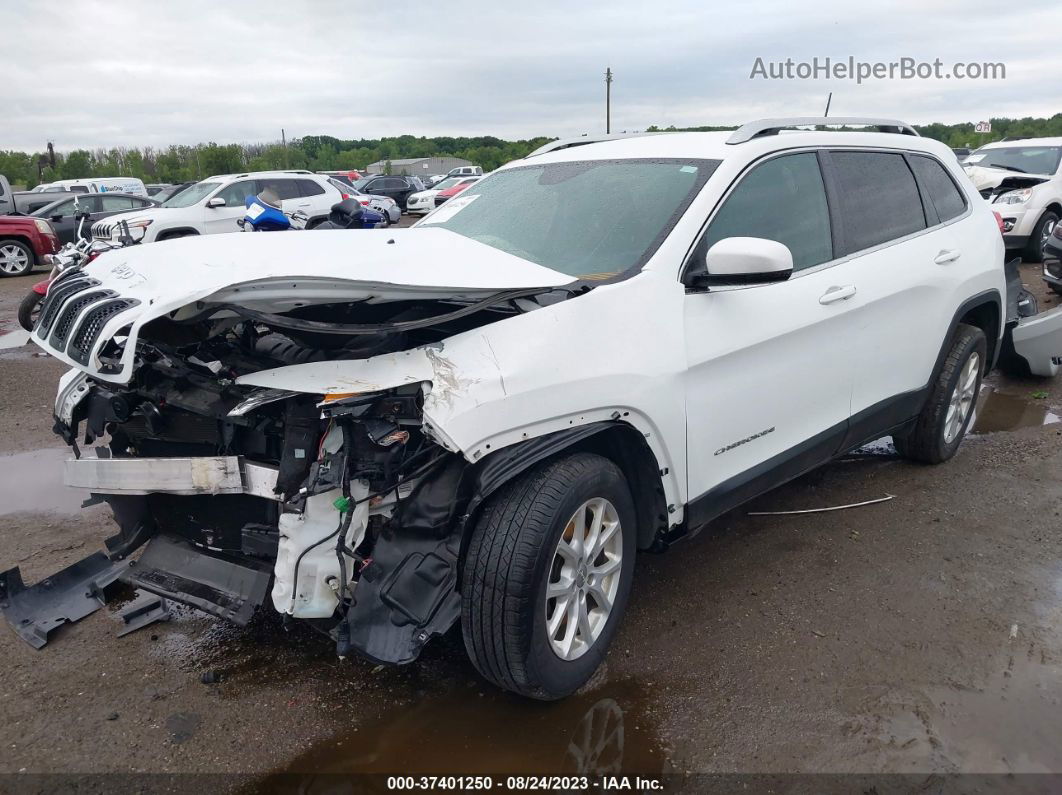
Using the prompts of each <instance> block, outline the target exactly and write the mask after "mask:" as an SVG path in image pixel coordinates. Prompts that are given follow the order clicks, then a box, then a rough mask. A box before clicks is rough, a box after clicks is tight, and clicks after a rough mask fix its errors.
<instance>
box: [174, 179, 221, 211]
mask: <svg viewBox="0 0 1062 795" xmlns="http://www.w3.org/2000/svg"><path fill="white" fill-rule="evenodd" d="M219 187H221V183H220V182H197V183H196V184H195V185H192V186H191V187H190V188H185V189H184V190H182V191H181V192H180V193H178V194H177V195H176V196H171V197H170V198H168V199H166V201H164V202H163V203H162V206H163V207H191V206H192V205H193V204H195V203H196V202H197V201H199V200H200V199H203V198H205V197H206V196H207V195H208V194H210V193H213V192H214V190H216V189H217V188H219Z"/></svg>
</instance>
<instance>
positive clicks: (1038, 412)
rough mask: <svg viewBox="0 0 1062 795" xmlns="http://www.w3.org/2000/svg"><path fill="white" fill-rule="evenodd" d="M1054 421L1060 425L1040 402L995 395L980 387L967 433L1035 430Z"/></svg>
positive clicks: (994, 392)
mask: <svg viewBox="0 0 1062 795" xmlns="http://www.w3.org/2000/svg"><path fill="white" fill-rule="evenodd" d="M1056 422H1059V416H1058V415H1057V414H1055V413H1054V412H1052V411H1050V410H1049V409H1048V407H1047V406H1045V405H1044V404H1043V402H1042V401H1036V400H1032V399H1028V398H1025V397H1022V396H1020V395H1009V394H1007V393H1005V392H997V391H996V390H995V389H992V388H991V387H987V388H982V390H981V395H980V397H979V398H978V400H977V413H976V415H975V416H974V420H973V423H972V424H971V429H970V430H971V432H972V433H994V432H997V431H1015V430H1018V429H1019V428H1038V427H1040V426H1041V425H1053V424H1054V423H1056Z"/></svg>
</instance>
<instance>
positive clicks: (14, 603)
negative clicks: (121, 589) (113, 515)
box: [0, 552, 126, 649]
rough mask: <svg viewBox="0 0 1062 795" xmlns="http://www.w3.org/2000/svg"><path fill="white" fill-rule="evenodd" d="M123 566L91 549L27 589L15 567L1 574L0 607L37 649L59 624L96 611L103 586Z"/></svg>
mask: <svg viewBox="0 0 1062 795" xmlns="http://www.w3.org/2000/svg"><path fill="white" fill-rule="evenodd" d="M125 569H126V564H125V563H122V562H112V561H110V560H109V559H108V558H107V556H106V555H104V554H103V553H102V552H94V553H93V554H91V555H89V556H88V557H87V558H85V559H84V560H79V561H78V562H77V563H74V564H72V565H70V566H67V567H66V568H65V569H63V570H62V571H59V572H56V573H55V574H53V575H52V576H50V577H47V578H45V579H43V580H41V581H40V582H38V583H37V584H35V585H32V586H30V587H28V588H27V587H26V586H25V584H23V582H22V574H21V572H20V571H19V569H18V567H17V566H16V567H15V568H13V569H8V570H7V571H5V572H3V573H0V610H2V611H3V613H4V618H6V619H7V622H8V623H9V624H10V625H11V627H12V629H14V630H15V632H17V633H18V634H19V636H20V637H21V638H22V639H23V640H24V641H26V643H28V644H29V645H30V646H32V647H33V648H35V649H39V648H41V647H43V646H44V645H45V644H46V643H47V642H48V636H49V635H50V634H51V633H52V632H54V631H55V630H56V629H57V628H58V627H60V626H61V625H63V624H65V623H67V622H70V623H73V622H75V621H80V620H81V619H83V618H84V617H85V616H88V615H91V614H92V613H94V612H96V611H97V610H99V609H100V608H101V607H102V606H103V604H104V602H105V601H106V599H105V596H104V591H105V589H106V588H107V587H108V586H109V585H111V584H112V583H114V582H115V580H117V579H118V577H119V575H120V574H121V573H122V572H123V571H124V570H125Z"/></svg>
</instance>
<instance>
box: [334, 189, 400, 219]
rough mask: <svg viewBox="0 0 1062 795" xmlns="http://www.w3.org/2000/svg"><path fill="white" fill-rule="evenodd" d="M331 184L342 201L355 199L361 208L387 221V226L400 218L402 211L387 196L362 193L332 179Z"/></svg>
mask: <svg viewBox="0 0 1062 795" xmlns="http://www.w3.org/2000/svg"><path fill="white" fill-rule="evenodd" d="M332 184H333V185H335V186H336V189H337V190H338V191H339V194H340V196H341V197H342V198H343V199H357V200H358V201H359V202H360V203H361V205H362V206H363V207H370V208H371V209H372V210H374V211H375V212H378V213H380V215H382V216H384V217H385V218H386V219H387V222H388V224H396V223H398V221H399V219H400V218H401V217H402V211H401V210H400V209H398V205H397V204H395V200H394V199H392V198H390V197H389V196H374V195H371V194H368V193H362V192H361V191H359V190H357V189H356V188H353V187H351V186H350V185H348V184H346V183H345V182H339V181H338V180H335V179H334V178H333V180H332Z"/></svg>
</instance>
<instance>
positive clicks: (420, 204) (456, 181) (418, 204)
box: [406, 177, 479, 214]
mask: <svg viewBox="0 0 1062 795" xmlns="http://www.w3.org/2000/svg"><path fill="white" fill-rule="evenodd" d="M478 179H479V177H447V178H446V179H443V180H442V181H441V182H439V183H437V184H436V185H434V186H433V187H431V188H428V189H427V190H422V191H417V192H416V193H414V194H413V195H412V196H410V197H409V199H407V200H406V210H407V212H411V213H418V214H424V213H430V212H431V211H432V210H434V209H435V197H436V196H438V195H439V193H440V192H441V191H444V190H446V189H448V188H453V187H456V186H458V185H462V184H464V185H466V186H467V185H471V184H472V183H473V182H476V181H477V180H478Z"/></svg>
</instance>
